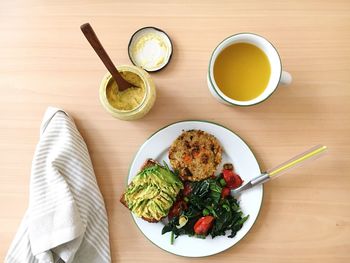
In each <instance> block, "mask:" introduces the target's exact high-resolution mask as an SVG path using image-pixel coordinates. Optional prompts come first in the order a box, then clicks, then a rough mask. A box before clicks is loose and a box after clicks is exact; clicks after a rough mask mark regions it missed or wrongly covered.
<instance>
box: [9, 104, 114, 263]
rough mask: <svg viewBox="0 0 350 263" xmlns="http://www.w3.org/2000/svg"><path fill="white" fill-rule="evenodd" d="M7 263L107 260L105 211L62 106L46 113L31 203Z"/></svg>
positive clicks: (82, 147)
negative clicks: (61, 108)
mask: <svg viewBox="0 0 350 263" xmlns="http://www.w3.org/2000/svg"><path fill="white" fill-rule="evenodd" d="M5 262H7V263H23V262H30V263H32V262H40V263H44V262H45V263H51V262H52V263H58V262H66V263H71V262H83V263H90V262H91V263H95V262H96V263H97V262H98V263H104V262H111V259H110V248H109V235H108V221H107V213H106V209H105V205H104V202H103V198H102V195H101V193H100V190H99V188H98V185H97V182H96V178H95V175H94V170H93V167H92V164H91V160H90V156H89V153H88V149H87V147H86V144H85V142H84V140H83V138H82V137H81V135H80V133H79V132H78V130H77V128H76V126H75V124H74V121H73V120H72V119H71V118H70V117H69V116H68V114H67V113H65V112H64V111H63V110H60V109H57V108H51V107H50V108H48V109H47V111H46V113H45V116H44V119H43V122H42V125H41V129H40V140H39V143H38V145H37V147H36V150H35V154H34V158H33V163H32V171H31V181H30V197H29V208H28V210H27V212H26V214H25V216H24V218H23V220H22V223H21V225H20V228H19V230H18V232H17V234H16V236H15V238H14V240H13V242H12V244H11V246H10V249H9V251H8V254H7V256H6V258H5Z"/></svg>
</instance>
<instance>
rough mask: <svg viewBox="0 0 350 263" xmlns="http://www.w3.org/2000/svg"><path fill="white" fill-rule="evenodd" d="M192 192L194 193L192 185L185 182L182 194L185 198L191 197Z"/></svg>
mask: <svg viewBox="0 0 350 263" xmlns="http://www.w3.org/2000/svg"><path fill="white" fill-rule="evenodd" d="M191 192H192V187H191V183H189V182H185V183H184V189H183V190H182V194H183V195H184V196H189V195H190V193H191Z"/></svg>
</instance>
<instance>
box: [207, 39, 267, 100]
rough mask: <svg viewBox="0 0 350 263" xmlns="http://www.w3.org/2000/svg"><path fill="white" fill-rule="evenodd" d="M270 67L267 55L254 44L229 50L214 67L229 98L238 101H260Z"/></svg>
mask: <svg viewBox="0 0 350 263" xmlns="http://www.w3.org/2000/svg"><path fill="white" fill-rule="evenodd" d="M270 73H271V67H270V62H269V60H268V58H267V56H266V55H265V53H264V52H263V51H262V50H261V49H260V48H258V47H257V46H254V45H252V44H248V43H237V44H232V45H230V46H228V47H226V48H225V49H224V50H223V51H222V52H221V53H220V54H219V55H218V57H217V58H216V60H215V63H214V79H215V82H216V84H217V85H218V87H219V89H220V90H221V91H222V92H223V93H224V94H225V95H226V96H227V97H229V98H231V99H234V100H239V101H247V100H252V99H254V98H256V97H258V96H259V95H260V94H261V93H262V92H263V91H264V90H265V88H266V87H267V84H268V82H269V79H270Z"/></svg>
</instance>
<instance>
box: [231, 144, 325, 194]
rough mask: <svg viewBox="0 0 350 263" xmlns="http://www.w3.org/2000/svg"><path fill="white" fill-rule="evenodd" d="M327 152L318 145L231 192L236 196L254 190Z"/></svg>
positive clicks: (323, 147) (322, 146)
mask: <svg viewBox="0 0 350 263" xmlns="http://www.w3.org/2000/svg"><path fill="white" fill-rule="evenodd" d="M326 150H327V146H324V145H317V146H315V147H312V148H311V149H309V150H307V151H306V152H303V153H302V154H299V155H297V156H295V157H293V158H292V159H289V160H288V161H286V162H284V163H282V164H280V165H278V166H276V167H274V168H272V169H270V170H267V171H266V172H264V173H262V174H261V175H259V176H257V177H255V178H254V179H252V180H250V181H249V182H248V183H246V184H244V185H242V186H241V187H238V188H236V189H233V190H231V194H232V195H235V194H238V193H240V192H242V191H244V190H246V189H249V188H252V187H254V186H256V185H260V184H263V183H266V182H267V181H270V180H271V179H274V178H277V177H278V176H280V175H282V174H284V173H286V172H287V171H289V170H291V169H294V168H296V167H298V166H301V165H302V164H305V163H306V162H308V161H311V160H314V159H316V158H318V157H320V156H321V154H323V153H325V152H326Z"/></svg>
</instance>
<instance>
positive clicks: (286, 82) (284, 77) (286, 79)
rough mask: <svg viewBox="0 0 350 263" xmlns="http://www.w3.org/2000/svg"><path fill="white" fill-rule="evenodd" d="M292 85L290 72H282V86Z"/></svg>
mask: <svg viewBox="0 0 350 263" xmlns="http://www.w3.org/2000/svg"><path fill="white" fill-rule="evenodd" d="M290 83H292V75H291V74H290V73H289V72H287V71H284V70H282V74H281V78H280V84H283V85H289V84H290Z"/></svg>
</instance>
